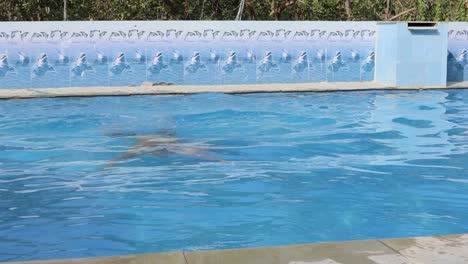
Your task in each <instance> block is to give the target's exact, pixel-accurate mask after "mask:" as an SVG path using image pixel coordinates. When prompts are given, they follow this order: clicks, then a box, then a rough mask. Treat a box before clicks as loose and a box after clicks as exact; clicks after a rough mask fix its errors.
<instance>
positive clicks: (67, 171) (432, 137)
mask: <svg viewBox="0 0 468 264" xmlns="http://www.w3.org/2000/svg"><path fill="white" fill-rule="evenodd" d="M467 131H468V91H467V90H438V91H421V92H418V91H405V92H402V91H399V92H391V91H366V92H334V93H308V94H302V93H289V94H287V93H286V94H248V95H226V94H198V95H190V96H133V97H94V98H64V99H32V100H4V101H0V261H13V260H33V259H50V258H70V257H90V256H104V255H121V254H132V253H144V252H158V251H170V250H201V249H224V248H239V247H254V246H269V245H285V244H297V243H311V242H319V241H337V240H350V239H370V238H386V237H406V236H419V235H435V234H446V233H466V232H468V210H466V209H467V207H468V173H467V172H468V132H467Z"/></svg>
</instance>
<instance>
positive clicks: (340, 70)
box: [0, 21, 376, 88]
mask: <svg viewBox="0 0 468 264" xmlns="http://www.w3.org/2000/svg"><path fill="white" fill-rule="evenodd" d="M375 30H376V25H375V23H374V22H289V21H288V22H271V21H255V22H252V21H236V22H232V21H119V22H116V21H99V22H92V21H82V22H3V23H1V32H0V51H1V54H2V55H1V58H0V88H42V87H82V86H127V85H140V84H141V83H143V82H145V81H148V82H154V83H157V82H168V83H173V84H192V85H223V84H256V83H306V82H334V81H370V80H373V79H374V35H375Z"/></svg>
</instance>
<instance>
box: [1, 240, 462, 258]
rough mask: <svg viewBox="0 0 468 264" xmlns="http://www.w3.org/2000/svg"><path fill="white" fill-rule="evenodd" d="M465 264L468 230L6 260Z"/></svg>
mask: <svg viewBox="0 0 468 264" xmlns="http://www.w3.org/2000/svg"><path fill="white" fill-rule="evenodd" d="M163 263H164V264H463V263H468V234H460V235H446V236H432V237H413V238H395V239H379V240H356V241H346V242H336V243H315V244H304V245H291V246H277V247H261V248H244V249H227V250H208V251H194V252H168V253H159V254H143V255H130V256H117V257H100V258H83V259H66V260H44V261H31V262H10V263H8V264H163Z"/></svg>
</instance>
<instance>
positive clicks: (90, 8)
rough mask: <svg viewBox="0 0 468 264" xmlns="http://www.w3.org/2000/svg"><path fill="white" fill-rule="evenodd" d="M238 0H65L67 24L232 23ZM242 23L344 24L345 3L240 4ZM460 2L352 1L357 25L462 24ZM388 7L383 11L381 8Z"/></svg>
mask: <svg viewBox="0 0 468 264" xmlns="http://www.w3.org/2000/svg"><path fill="white" fill-rule="evenodd" d="M239 2H240V1H239V0H92V1H90V0H67V3H68V4H67V5H68V7H67V16H68V20H199V19H203V20H232V19H234V18H235V17H236V14H237V11H238V8H239ZM245 2H246V6H245V8H244V13H243V16H242V19H244V20H275V19H278V20H279V19H281V20H346V19H348V17H347V15H346V10H345V0H245ZM465 2H466V0H352V1H351V16H350V17H351V19H353V20H357V21H369V20H385V19H390V18H393V19H394V20H421V21H429V20H432V21H468V12H467V9H466V8H465ZM387 4H388V8H387ZM0 20H2V21H43V20H44V21H46V20H63V0H0Z"/></svg>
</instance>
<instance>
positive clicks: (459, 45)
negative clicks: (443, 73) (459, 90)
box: [447, 22, 468, 82]
mask: <svg viewBox="0 0 468 264" xmlns="http://www.w3.org/2000/svg"><path fill="white" fill-rule="evenodd" d="M448 29H449V31H448V38H449V39H448V56H447V81H448V82H463V81H468V67H466V65H467V64H468V53H467V50H468V23H466V22H456V23H455V22H454V23H449V25H448Z"/></svg>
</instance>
